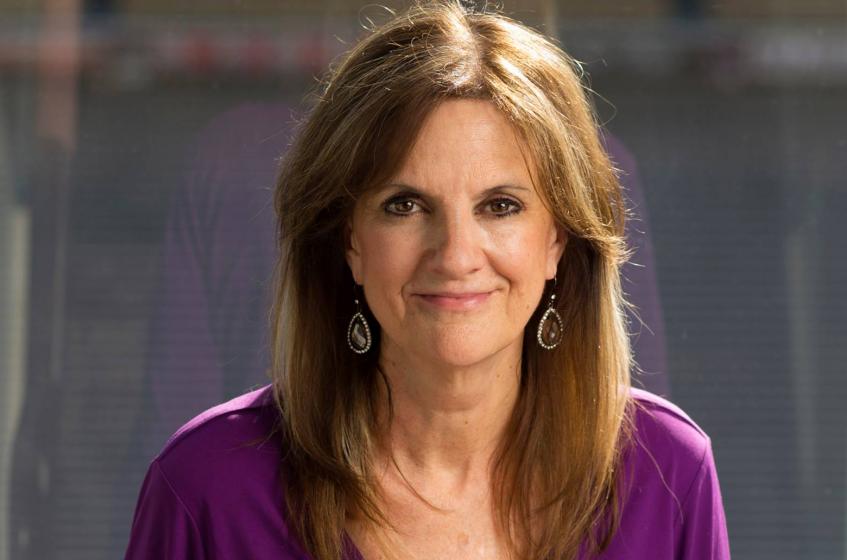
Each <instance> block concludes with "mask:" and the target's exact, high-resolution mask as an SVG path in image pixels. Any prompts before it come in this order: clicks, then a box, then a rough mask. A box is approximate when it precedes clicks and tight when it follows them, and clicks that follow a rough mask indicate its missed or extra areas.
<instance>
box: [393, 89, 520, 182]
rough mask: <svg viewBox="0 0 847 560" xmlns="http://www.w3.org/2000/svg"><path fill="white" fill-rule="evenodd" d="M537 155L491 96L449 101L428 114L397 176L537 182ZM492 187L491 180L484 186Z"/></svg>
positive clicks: (405, 178)
mask: <svg viewBox="0 0 847 560" xmlns="http://www.w3.org/2000/svg"><path fill="white" fill-rule="evenodd" d="M533 167H534V163H533V158H532V157H531V155H530V150H529V149H528V148H527V146H526V144H525V143H524V142H523V141H522V139H521V138H520V135H519V134H518V131H517V129H515V127H513V126H512V124H511V123H510V122H509V121H508V119H507V118H506V117H505V116H504V115H503V114H502V113H501V112H500V111H499V110H498V109H497V108H496V107H495V106H494V104H493V103H491V102H490V101H484V100H476V99H457V100H447V101H444V102H442V103H440V104H439V105H438V106H436V107H435V109H433V111H432V112H430V113H429V115H427V117H426V119H425V120H424V122H423V123H422V125H421V128H420V130H419V132H418V135H417V137H416V139H415V141H414V142H413V143H412V145H411V147H410V149H409V151H408V153H407V154H406V157H405V158H404V160H403V161H402V163H401V164H400V165H399V167H398V169H397V172H396V173H395V176H394V177H392V179H393V180H396V181H399V182H407V183H412V182H413V183H428V182H431V183H433V185H432V186H433V187H435V186H438V185H443V184H444V183H454V184H455V183H457V182H458V183H462V184H466V183H467V184H468V185H474V184H477V183H490V182H491V181H495V182H506V183H522V184H523V185H524V186H526V187H530V186H532V184H533V180H534V173H533ZM479 186H480V187H486V186H491V185H479Z"/></svg>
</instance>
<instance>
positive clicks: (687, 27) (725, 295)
mask: <svg viewBox="0 0 847 560" xmlns="http://www.w3.org/2000/svg"><path fill="white" fill-rule="evenodd" d="M384 5H387V6H390V7H393V8H395V9H401V8H402V7H403V6H404V5H403V4H402V3H398V2H389V3H386V4H384ZM503 7H504V10H505V12H506V13H508V14H510V15H512V16H513V17H515V18H516V19H519V20H521V21H524V22H525V23H528V24H530V25H533V26H535V27H536V28H538V29H540V30H542V31H543V32H545V33H547V34H549V35H551V36H554V37H557V38H558V40H559V41H560V42H561V45H562V46H563V47H564V48H565V50H566V51H567V52H569V53H570V54H571V55H573V56H574V57H576V58H577V59H578V60H580V61H582V62H583V63H584V68H585V70H586V78H585V79H586V84H587V85H589V86H590V88H591V90H592V92H593V93H592V99H593V102H594V103H595V105H596V109H597V114H598V118H599V120H600V121H601V123H602V124H603V125H604V139H605V141H606V143H607V147H608V149H609V151H610V153H611V154H612V156H613V158H614V160H615V161H616V163H617V164H618V166H619V167H620V168H621V169H622V170H623V172H624V173H623V175H622V182H623V183H624V185H625V187H626V189H627V194H628V198H629V200H630V205H631V207H632V208H633V211H634V213H635V215H636V219H635V220H633V221H632V222H631V223H630V224H629V226H628V235H629V237H630V241H631V242H632V244H633V246H635V247H636V248H637V251H636V254H635V257H634V259H633V263H631V264H629V265H627V268H626V269H625V271H624V275H625V281H624V285H625V287H626V290H627V292H628V293H629V294H630V297H631V299H632V300H633V301H634V303H635V304H636V305H638V307H639V308H640V310H641V312H640V316H641V319H642V320H643V324H642V322H641V321H638V320H637V319H635V318H634V317H633V320H632V331H633V335H632V336H633V343H634V346H635V349H636V357H637V359H638V361H639V364H640V365H641V371H639V372H638V373H636V374H635V375H634V384H635V385H637V386H642V387H645V388H647V389H649V390H652V391H654V392H656V393H659V394H662V395H664V396H666V397H669V398H670V399H671V400H673V401H674V402H676V403H677V404H679V405H680V406H681V407H682V408H683V409H684V410H686V411H687V412H688V413H689V414H690V416H691V417H692V418H693V419H694V420H695V421H696V422H697V423H698V424H700V426H701V427H703V428H704V429H705V430H706V431H707V432H708V433H709V434H710V436H711V437H712V442H713V447H714V451H715V457H716V461H717V466H718V473H719V476H720V481H721V485H722V491H723V496H724V502H725V507H726V513H727V520H728V528H729V534H730V541H731V546H732V552H733V557H734V558H738V559H767V560H775V559H794V558H797V557H803V558H815V559H847V545H846V544H845V534H846V533H847V518H845V505H847V503H846V500H847V496H845V479H846V478H847V472H845V452H847V445H846V444H847V439H845V436H846V435H847V434H845V425H847V423H845V419H847V407H845V402H847V401H845V397H847V377H845V373H847V368H845V365H844V364H845V363H847V328H846V327H847V319H845V317H847V298H845V297H844V295H843V293H842V290H843V289H844V287H845V286H847V264H845V261H847V250H845V249H847V241H845V233H844V232H845V229H844V224H845V222H847V184H845V175H847V173H846V172H847V165H845V160H847V110H845V102H847V3H845V2H844V1H843V0H770V1H769V0H733V1H731V2H724V1H717V0H715V1H700V0H676V1H672V0H624V1H620V0H590V1H589V0H567V1H564V0H546V1H545V0H525V1H508V0H504V3H503ZM386 17H387V14H386V11H385V10H384V9H381V8H380V7H379V6H377V5H376V4H372V3H365V2H354V1H344V0H325V1H320V0H311V1H307V0H296V1H285V2H274V1H271V0H204V1H203V2H199V1H193V2H192V1H188V0H168V1H165V0H143V1H142V0H122V1H121V0H40V1H37V2H35V1H31V0H0V560H7V559H15V560H28V559H37V560H50V559H63V560H71V559H107V558H119V557H122V555H123V552H124V548H125V546H126V542H127V538H128V535H129V528H130V524H131V521H132V513H133V510H134V507H135V500H136V498H137V496H138V491H139V488H140V484H141V480H142V477H143V475H144V472H145V471H146V469H147V466H148V465H149V462H150V460H151V459H152V457H153V456H154V455H155V453H156V452H157V451H158V450H159V449H160V448H161V447H162V446H163V445H164V443H165V441H166V439H167V438H168V436H169V435H170V434H171V433H173V431H174V430H176V429H177V428H178V427H179V426H180V425H181V424H183V423H184V422H185V421H187V420H188V419H190V418H191V417H192V416H194V415H195V414H197V413H198V412H200V411H202V410H204V409H205V408H208V407H210V406H212V405H214V404H216V403H219V402H222V401H224V400H227V399H229V398H231V397H234V396H237V395H239V394H241V393H243V392H245V391H247V390H249V389H251V388H255V387H258V386H260V385H262V384H265V383H267V382H268V380H267V376H266V374H265V368H266V367H267V352H266V346H267V344H266V334H265V324H266V315H267V306H268V301H267V293H268V288H269V281H270V266H271V263H272V259H273V257H274V239H275V238H274V235H275V234H274V230H273V227H274V224H273V220H274V216H273V211H272V207H271V206H270V201H271V193H272V187H273V182H274V173H275V169H276V165H277V161H276V160H277V158H278V157H279V155H281V154H282V153H283V152H284V150H285V148H286V145H287V144H288V141H289V138H290V134H291V130H292V127H293V125H294V123H295V121H296V120H297V119H298V118H299V117H300V116H301V115H302V114H303V112H304V111H305V110H306V109H307V108H308V107H309V106H310V103H311V102H312V100H313V99H314V92H315V88H316V87H317V80H318V78H319V77H320V76H321V74H322V73H323V72H324V70H325V69H326V68H327V66H328V64H329V63H330V62H331V61H332V60H333V59H334V58H335V57H336V56H337V55H338V54H339V53H341V52H343V51H344V50H345V49H347V48H349V46H350V45H352V43H354V42H355V41H356V39H357V38H360V37H362V36H363V34H364V33H365V32H366V31H365V28H366V27H368V26H369V25H370V22H371V21H373V22H375V23H379V22H380V21H383V20H385V19H386ZM342 330H343V327H342ZM339 336H343V334H339Z"/></svg>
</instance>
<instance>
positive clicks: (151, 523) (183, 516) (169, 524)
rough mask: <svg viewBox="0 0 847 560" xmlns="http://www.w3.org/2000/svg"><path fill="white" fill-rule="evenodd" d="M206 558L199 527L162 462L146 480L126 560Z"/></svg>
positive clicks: (137, 507) (136, 511)
mask: <svg viewBox="0 0 847 560" xmlns="http://www.w3.org/2000/svg"><path fill="white" fill-rule="evenodd" d="M204 557H205V554H204V551H203V541H202V538H201V535H200V531H199V530H198V528H197V524H196V523H195V521H194V518H193V517H192V516H191V513H190V512H189V511H188V509H187V508H186V507H185V504H184V503H183V502H182V500H181V499H180V497H179V495H177V493H176V492H175V491H174V489H173V487H172V486H171V484H170V482H169V481H168V479H167V477H166V476H165V473H164V472H163V471H162V467H161V466H160V465H159V462H158V461H153V463H152V464H151V465H150V468H149V469H148V470H147V475H146V476H145V477H144V483H143V484H142V486H141V493H140V495H139V497H138V504H137V505H136V508H135V516H134V517H133V520H132V531H131V533H130V537H129V545H128V547H127V551H126V556H125V559H126V560H154V559H155V560H161V559H162V558H168V559H169V560H199V559H202V558H204Z"/></svg>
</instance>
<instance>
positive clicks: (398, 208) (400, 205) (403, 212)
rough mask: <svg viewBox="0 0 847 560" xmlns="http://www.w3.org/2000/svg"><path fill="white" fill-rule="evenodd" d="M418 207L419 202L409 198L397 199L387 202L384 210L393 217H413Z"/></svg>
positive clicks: (383, 206)
mask: <svg viewBox="0 0 847 560" xmlns="http://www.w3.org/2000/svg"><path fill="white" fill-rule="evenodd" d="M416 205H417V202H415V201H414V200H413V199H411V198H409V197H395V198H391V199H389V200H387V201H386V202H385V204H383V205H382V208H383V210H384V211H385V213H386V214H391V215H393V216H411V215H412V214H414V212H413V210H414V208H415V206H416Z"/></svg>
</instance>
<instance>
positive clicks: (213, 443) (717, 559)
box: [126, 385, 729, 560]
mask: <svg viewBox="0 0 847 560" xmlns="http://www.w3.org/2000/svg"><path fill="white" fill-rule="evenodd" d="M632 395H633V396H634V397H635V398H636V399H637V400H638V401H640V402H641V403H643V404H644V405H646V408H647V410H648V412H644V411H643V410H641V409H640V408H639V409H638V412H637V415H636V430H637V441H638V443H639V444H638V445H637V446H635V447H634V448H632V451H631V452H630V453H627V454H626V455H625V463H626V464H625V465H624V468H625V469H627V470H629V469H630V468H631V469H632V473H633V476H634V478H633V483H632V484H633V485H632V489H631V491H630V494H629V498H628V501H627V502H626V504H625V505H624V508H623V511H622V519H621V527H620V529H619V530H618V532H617V533H616V534H615V536H614V539H613V541H612V544H611V546H610V547H609V548H608V549H607V550H606V552H605V553H604V554H603V555H602V556H601V557H600V558H601V559H602V560H664V559H686V560H692V559H704V560H705V559H710V560H725V559H729V541H728V538H727V531H726V520H725V518H724V511H723V504H722V500H721V493H720V488H719V486H718V478H717V472H716V470H715V462H714V458H713V456H712V448H711V442H710V440H709V437H708V436H707V435H706V433H705V432H703V430H701V429H700V427H699V426H697V424H695V423H694V422H693V421H692V420H691V418H689V417H688V416H687V415H686V414H685V412H683V411H682V410H680V409H679V408H678V407H677V406H676V405H674V404H672V403H671V402H669V401H667V400H666V399H664V398H662V397H659V396H657V395H654V394H652V393H649V392H647V391H644V390H640V389H635V388H634V389H632ZM276 419H277V413H276V408H275V405H274V401H273V395H272V393H271V386H270V385H266V386H264V387H262V388H261V389H258V390H255V391H253V392H251V393H247V394H245V395H242V396H240V397H238V398H236V399H233V400H231V401H229V402H227V403H224V404H221V405H218V406H216V407H214V408H211V409H209V410H207V411H206V412H204V413H202V414H200V415H199V416H197V417H196V418H194V419H193V420H191V421H190V422H188V423H187V424H185V425H184V426H183V427H182V428H180V429H179V430H178V431H177V432H176V433H175V434H174V435H173V437H171V439H170V440H169V441H168V443H167V444H166V445H165V448H164V449H163V450H162V451H161V453H159V455H158V456H157V457H156V458H155V459H154V460H153V462H152V463H151V464H150V467H149V469H148V471H147V476H146V477H145V479H144V484H143V486H142V487H141V493H140V496H139V498H138V505H137V507H136V510H135V517H134V519H133V523H132V534H131V535H130V541H129V546H128V549H127V554H126V558H127V559H140V558H143V559H156V560H160V559H164V558H167V559H170V560H187V559H199V558H206V559H231V560H237V559H242V558H250V559H252V560H271V559H274V560H294V559H298V560H301V559H302V560H306V559H308V558H309V556H308V555H306V554H305V553H304V552H303V551H302V549H301V548H300V547H299V545H298V544H297V543H296V542H295V540H294V538H293V537H292V536H291V534H290V531H289V529H288V527H287V526H286V523H285V519H284V517H283V510H282V504H283V496H282V490H281V488H280V487H279V485H278V482H277V481H278V477H277V475H278V466H279V461H280V448H279V445H278V442H277V440H276V439H275V438H276V437H279V434H278V432H277V433H275V434H274V436H273V437H269V435H270V434H271V432H272V430H273V427H274V423H275V421H276ZM257 440H260V441H257ZM625 472H626V471H625ZM345 545H346V547H347V550H346V554H345V558H347V560H361V558H362V557H361V555H360V554H359V552H358V551H357V550H356V549H355V546H354V545H353V544H352V541H350V540H349V539H345Z"/></svg>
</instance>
